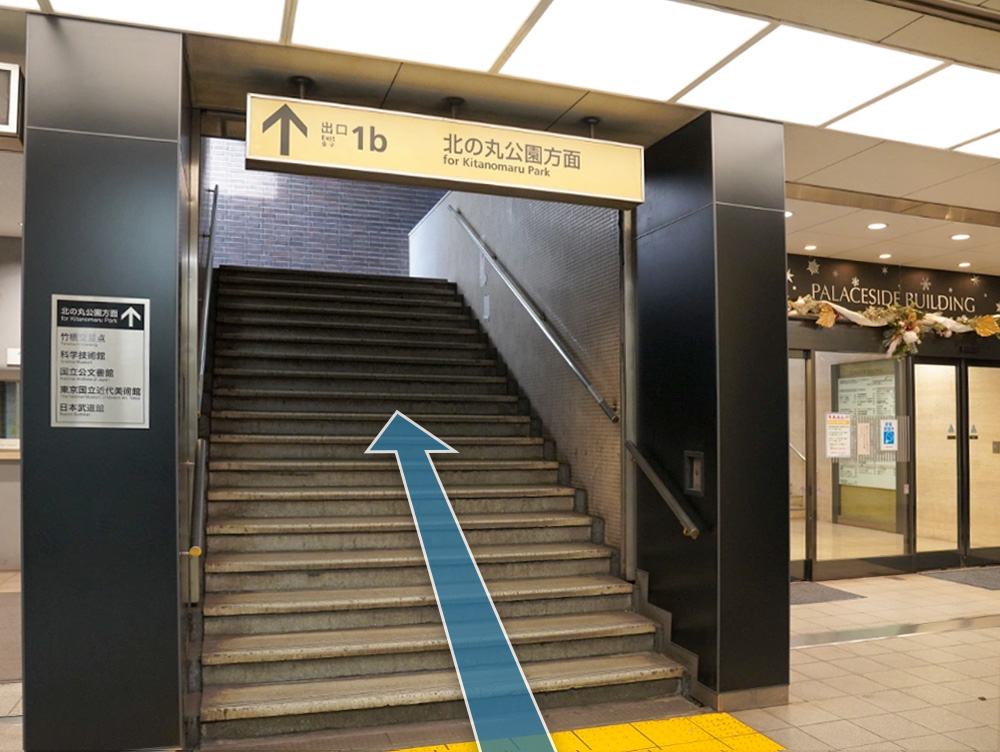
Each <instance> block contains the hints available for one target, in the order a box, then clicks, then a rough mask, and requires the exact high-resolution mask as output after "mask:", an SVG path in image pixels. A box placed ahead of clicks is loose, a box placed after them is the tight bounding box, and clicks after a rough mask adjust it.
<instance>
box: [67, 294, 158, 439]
mask: <svg viewBox="0 0 1000 752" xmlns="http://www.w3.org/2000/svg"><path fill="white" fill-rule="evenodd" d="M52 427H53V428H149V298H110V297H107V298H105V297H102V298H94V297H84V296H80V295H53V296H52Z"/></svg>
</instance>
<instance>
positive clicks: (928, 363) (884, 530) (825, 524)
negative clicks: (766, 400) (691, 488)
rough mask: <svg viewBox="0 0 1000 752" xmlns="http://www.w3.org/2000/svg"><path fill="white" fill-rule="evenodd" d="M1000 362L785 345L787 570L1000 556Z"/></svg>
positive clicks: (869, 571)
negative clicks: (902, 358) (999, 498)
mask: <svg viewBox="0 0 1000 752" xmlns="http://www.w3.org/2000/svg"><path fill="white" fill-rule="evenodd" d="M998 365H1000V364H991V363H987V364H983V363H975V364H972V363H970V362H969V361H966V360H958V359H949V360H943V359H915V360H914V361H912V362H909V361H895V360H890V359H887V358H885V357H880V356H879V355H877V354H873V353H863V354H861V353H833V352H821V351H795V352H792V353H790V354H789V385H790V388H789V416H790V423H789V453H790V454H789V457H790V472H789V515H790V529H791V536H792V537H791V562H790V571H791V575H792V577H793V578H798V579H812V580H825V579H840V578H849V577H865V576H873V575H880V574H895V573H900V572H914V571H921V570H928V569H938V568H947V567H958V566H974V565H978V564H987V563H996V562H1000V503H998V501H997V496H996V490H995V489H996V488H997V487H998V482H1000V410H998V409H997V406H996V395H997V394H1000V367H998Z"/></svg>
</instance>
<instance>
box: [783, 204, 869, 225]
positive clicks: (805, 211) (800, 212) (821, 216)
mask: <svg viewBox="0 0 1000 752" xmlns="http://www.w3.org/2000/svg"><path fill="white" fill-rule="evenodd" d="M785 209H786V210H787V211H790V212H792V216H790V217H785V230H786V231H787V232H789V233H793V232H799V231H801V230H808V229H809V228H812V227H815V226H816V225H820V224H823V223H824V222H829V221H830V220H833V219H837V218H838V217H845V216H848V215H851V214H856V213H858V211H860V210H859V209H855V208H854V207H853V206H837V205H836V204H819V203H816V202H814V201H799V200H797V199H793V198H790V199H786V200H785Z"/></svg>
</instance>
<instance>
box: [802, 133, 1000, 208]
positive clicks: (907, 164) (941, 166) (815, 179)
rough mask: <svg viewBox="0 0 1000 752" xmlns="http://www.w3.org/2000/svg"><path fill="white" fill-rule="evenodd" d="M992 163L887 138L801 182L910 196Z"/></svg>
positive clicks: (983, 158) (992, 161)
mask: <svg viewBox="0 0 1000 752" xmlns="http://www.w3.org/2000/svg"><path fill="white" fill-rule="evenodd" d="M994 163H995V160H991V159H987V158H986V157H974V156H971V155H969V154H958V153H957V152H949V151H942V150H940V149H928V148H924V147H920V146H912V145H910V144H900V143H893V142H889V141H887V142H884V143H881V144H879V145H878V146H876V147H874V148H872V149H869V150H867V151H864V152H862V153H860V154H857V155H855V156H853V157H849V158H847V159H844V160H841V161H840V162H837V163H836V164H833V165H831V166H829V167H827V168H825V169H822V170H819V171H817V172H814V173H811V174H810V175H809V176H808V180H806V181H804V182H808V183H812V184H815V185H825V186H830V187H832V188H844V189H847V190H853V191H862V192H865V193H878V194H881V195H883V196H910V195H911V194H913V193H914V192H916V191H921V190H923V189H925V188H929V187H931V186H934V185H939V184H941V183H944V182H945V181H948V180H953V179H954V178H957V177H959V176H960V175H966V174H968V173H970V172H974V171H975V170H981V169H983V168H985V167H989V166H990V165H992V164H994ZM944 203H950V202H948V201H947V200H945V201H944Z"/></svg>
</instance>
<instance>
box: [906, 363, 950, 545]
mask: <svg viewBox="0 0 1000 752" xmlns="http://www.w3.org/2000/svg"><path fill="white" fill-rule="evenodd" d="M914 373H915V384H914V389H915V395H914V396H915V402H916V415H915V416H914V417H915V419H914V446H915V449H916V488H915V489H914V490H915V491H916V494H917V538H918V542H917V549H918V550H920V551H935V550H954V549H955V548H956V546H957V545H958V541H957V536H958V461H957V455H956V452H957V448H956V447H957V439H949V438H948V429H949V428H950V427H955V425H956V423H957V419H956V415H955V409H956V407H955V367H954V366H948V365H934V364H929V363H918V364H917V365H916V367H915V369H914Z"/></svg>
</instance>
